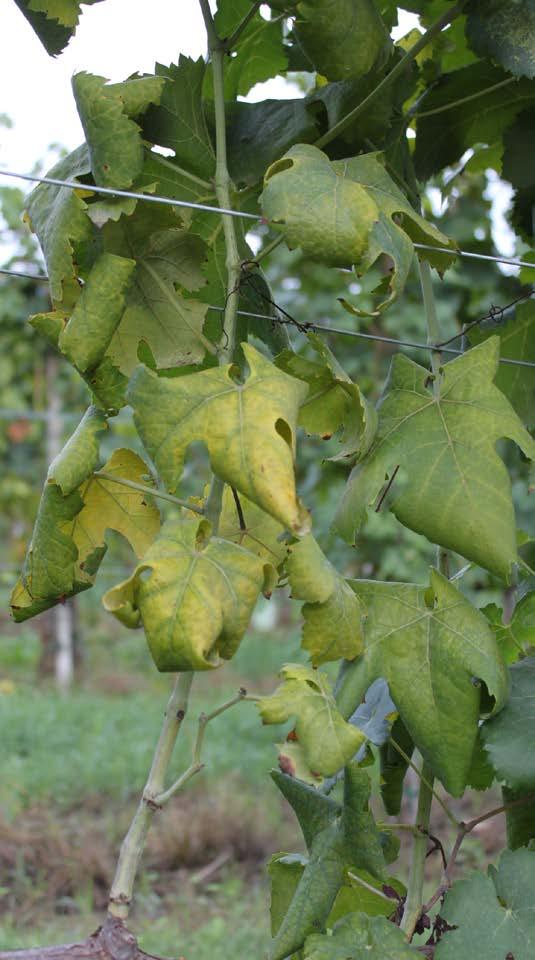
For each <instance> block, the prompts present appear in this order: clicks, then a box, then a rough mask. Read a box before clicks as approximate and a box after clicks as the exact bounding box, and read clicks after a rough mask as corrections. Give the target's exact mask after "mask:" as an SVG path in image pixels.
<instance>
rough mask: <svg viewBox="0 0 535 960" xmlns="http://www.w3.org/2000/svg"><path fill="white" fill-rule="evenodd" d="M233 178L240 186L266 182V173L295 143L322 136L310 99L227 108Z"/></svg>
mask: <svg viewBox="0 0 535 960" xmlns="http://www.w3.org/2000/svg"><path fill="white" fill-rule="evenodd" d="M226 118H227V149H228V162H229V171H230V175H231V177H232V179H233V181H234V183H236V184H237V185H238V186H242V185H243V186H250V185H252V184H255V183H259V182H261V181H262V180H263V177H264V174H265V172H266V170H267V168H268V167H269V165H270V164H272V163H273V162H274V161H275V160H278V158H279V157H281V156H282V154H283V153H285V152H286V151H287V150H288V149H289V148H290V147H291V146H292V145H293V144H294V143H296V142H299V143H312V142H313V141H314V140H317V138H318V137H319V135H320V132H321V131H320V128H319V116H318V110H317V108H314V105H313V104H309V102H308V100H304V99H299V100H262V101H261V102H260V103H246V102H243V101H241V100H237V101H235V102H234V103H229V104H228V105H227V109H226Z"/></svg>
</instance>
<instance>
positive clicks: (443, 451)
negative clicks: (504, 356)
mask: <svg viewBox="0 0 535 960" xmlns="http://www.w3.org/2000/svg"><path fill="white" fill-rule="evenodd" d="M498 348H499V340H498V338H497V337H491V338H490V339H489V340H486V341H485V342H484V343H482V344H480V345H479V346H477V347H475V348H474V349H473V350H470V351H469V353H466V354H464V356H462V357H459V358H458V359H456V360H453V361H452V362H451V363H448V364H447V365H446V366H445V367H444V372H443V375H442V376H441V383H440V393H439V395H438V396H436V395H435V394H434V393H433V389H432V385H430V383H429V371H428V370H426V369H425V367H421V366H419V365H418V364H416V363H414V362H413V361H412V360H409V359H408V358H407V357H405V356H401V355H398V356H396V357H395V358H394V360H393V362H392V366H391V369H390V374H389V379H388V382H387V386H386V390H385V395H384V397H383V399H382V401H381V403H380V405H379V408H378V409H379V427H378V430H377V435H376V438H375V441H374V443H373V445H372V447H371V448H370V450H369V451H368V454H367V455H366V457H365V458H364V459H363V461H362V462H361V463H360V464H357V466H356V467H355V468H354V470H353V472H352V474H351V476H350V478H349V481H348V485H347V488H346V492H345V494H344V497H343V500H342V503H341V504H340V507H339V509H338V512H337V516H336V520H335V525H336V528H337V529H338V531H339V532H340V533H341V535H342V536H343V537H345V538H346V539H347V540H350V539H351V538H352V537H353V534H354V532H355V531H357V530H358V529H359V528H360V525H361V523H362V521H363V520H364V517H365V515H366V510H367V508H368V507H370V506H371V505H372V504H374V503H375V501H376V500H377V498H378V497H379V495H380V494H381V490H382V489H383V488H384V485H385V482H387V481H392V480H393V481H394V482H393V485H392V494H393V495H394V500H393V503H392V505H391V507H390V509H391V510H392V512H393V513H394V514H395V515H396V517H397V518H398V520H400V521H401V523H403V524H404V525H405V526H406V527H410V528H411V530H415V531H416V532H417V533H422V534H423V535H424V536H426V537H427V539H428V540H430V541H431V542H432V543H439V544H441V546H443V547H447V548H449V549H450V550H455V551H456V552H457V553H460V554H462V555H463V556H464V557H466V558H467V559H468V560H473V561H474V562H475V563H477V564H479V565H480V566H482V567H486V568H487V570H490V571H491V572H492V573H495V574H496V575H497V576H499V577H503V578H504V579H507V578H508V577H509V574H510V568H511V564H513V563H514V562H515V560H516V557H517V544H516V524H515V516H514V509H513V503H512V499H511V483H510V480H509V475H508V473H507V470H506V468H505V466H504V464H503V462H502V460H501V459H500V457H499V456H498V454H497V453H496V450H495V445H496V442H497V440H499V439H500V438H502V437H509V438H510V439H511V440H514V442H515V443H517V444H518V446H519V447H520V448H521V449H522V450H523V451H524V453H525V454H526V456H527V457H530V458H532V459H533V458H534V455H535V442H534V441H533V439H532V438H531V437H530V435H529V433H528V432H527V430H525V428H524V427H523V426H522V424H521V422H520V420H519V419H518V417H517V415H516V414H515V412H514V410H513V408H512V407H511V405H510V403H509V401H508V400H507V399H506V398H505V397H504V396H503V394H502V393H501V392H500V391H499V390H498V388H497V387H496V386H494V384H493V382H492V380H493V378H494V375H495V373H496V369H497V365H498ZM396 468H398V469H399V475H398V476H396V477H395V478H394V473H395V472H396Z"/></svg>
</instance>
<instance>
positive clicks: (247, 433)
mask: <svg viewBox="0 0 535 960" xmlns="http://www.w3.org/2000/svg"><path fill="white" fill-rule="evenodd" d="M242 346H243V352H244V354H245V356H246V359H247V363H248V364H249V370H250V373H249V376H248V377H247V379H246V380H245V382H244V383H237V382H236V381H235V380H233V379H232V376H231V373H232V371H233V368H232V367H231V366H225V367H217V368H214V369H212V370H203V371H201V372H200V373H195V374H191V375H187V376H184V377H180V378H178V379H175V380H164V379H159V378H158V377H157V376H155V374H153V373H151V372H150V371H149V370H147V369H146V368H140V369H138V371H137V372H136V374H135V376H134V378H133V381H132V385H131V390H130V403H131V404H132V406H133V408H134V415H135V421H136V426H137V428H138V431H139V433H140V436H141V439H142V440H143V443H144V444H145V447H146V449H147V451H148V453H149V454H150V456H151V457H152V458H153V460H154V462H155V464H156V466H157V468H158V472H159V474H160V476H161V477H162V480H163V481H164V483H165V485H166V487H167V488H168V489H169V490H171V491H173V490H176V487H177V484H178V483H179V481H180V477H181V476H182V470H183V464H184V456H185V453H186V450H187V448H188V446H189V445H190V443H193V441H194V440H201V441H202V442H203V443H205V445H206V447H207V449H208V453H209V455H210V462H211V465H212V469H213V470H214V472H215V473H216V474H217V475H218V476H219V477H221V479H222V480H224V481H225V482H226V483H229V484H230V485H231V486H233V487H235V489H236V490H238V492H239V493H243V494H244V495H245V496H246V497H247V498H248V499H249V500H252V501H253V503H256V504H257V506H259V507H261V509H262V510H265V511H266V513H269V514H270V515H271V516H272V517H274V518H275V519H276V520H279V522H280V523H282V524H283V525H284V526H285V527H288V528H289V529H290V530H293V531H295V532H297V533H300V534H302V533H303V534H304V533H306V532H308V528H309V519H308V515H307V514H306V511H305V510H304V508H303V507H302V506H301V505H300V503H299V501H298V500H297V497H296V492H295V480H294V470H293V451H294V437H295V431H296V426H297V411H298V406H299V402H300V400H301V399H302V398H303V395H304V393H305V389H306V388H305V387H304V386H303V384H301V383H300V382H299V381H298V380H294V379H293V377H288V376H287V375H286V374H285V373H282V371H280V370H277V368H276V367H275V366H274V365H273V364H272V363H270V362H269V361H268V360H265V359H264V357H262V355H261V354H260V353H258V351H256V350H255V349H254V348H253V347H251V346H250V345H248V344H243V345H242Z"/></svg>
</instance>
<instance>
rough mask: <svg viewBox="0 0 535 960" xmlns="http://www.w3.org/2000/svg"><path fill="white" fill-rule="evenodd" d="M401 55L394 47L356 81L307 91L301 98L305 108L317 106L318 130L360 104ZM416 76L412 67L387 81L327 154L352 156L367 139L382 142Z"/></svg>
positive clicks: (296, 139) (362, 149) (367, 144)
mask: <svg viewBox="0 0 535 960" xmlns="http://www.w3.org/2000/svg"><path fill="white" fill-rule="evenodd" d="M401 56H402V51H399V50H396V51H395V52H394V54H393V56H392V58H390V59H389V61H388V64H386V65H385V66H382V67H381V69H377V67H375V68H374V69H373V70H370V71H369V73H367V74H366V75H365V76H364V77H359V79H358V80H344V81H340V82H338V83H327V84H325V86H318V87H317V88H316V89H315V90H313V91H312V92H311V93H309V95H308V97H307V98H306V101H305V103H306V104H307V105H308V106H309V109H313V108H315V109H316V111H318V112H319V111H320V109H321V112H319V115H318V122H320V123H321V131H320V132H321V133H326V132H327V130H330V129H331V128H332V127H334V126H335V125H336V124H337V123H338V122H339V121H340V120H342V118H343V117H345V116H346V114H348V113H350V111H351V110H353V109H354V108H355V107H356V106H357V105H358V104H360V103H362V102H363V101H364V100H365V99H366V97H367V96H368V94H370V93H371V92H372V90H375V88H376V87H377V86H378V84H379V83H380V82H381V81H382V80H383V79H384V77H385V76H386V74H387V73H389V72H390V71H391V70H392V69H393V67H394V66H395V65H396V63H397V62H398V60H399V59H401ZM416 79H417V70H416V69H415V68H413V69H407V70H405V72H404V73H403V74H402V76H401V77H399V78H398V81H397V82H396V83H395V84H390V86H389V87H387V88H386V89H385V90H384V93H383V94H382V95H381V97H380V98H379V99H375V100H374V101H373V103H371V104H370V106H369V108H368V109H366V110H363V112H362V113H361V114H360V115H359V116H358V117H357V118H356V119H355V121H354V122H353V123H352V124H350V126H349V127H347V128H346V129H345V130H343V131H342V132H341V133H340V134H339V136H338V137H337V138H336V140H333V141H332V143H331V144H330V146H329V147H328V152H329V154H330V155H331V156H338V157H339V156H346V155H354V154H357V153H359V152H360V151H366V150H368V149H369V141H372V142H373V143H375V144H380V145H382V144H383V142H384V139H385V136H386V134H387V132H388V130H389V128H390V126H391V124H392V121H393V119H394V117H396V116H398V114H400V113H401V108H402V106H403V103H404V102H405V101H406V100H408V99H409V98H410V96H411V95H412V93H414V89H415V86H416ZM324 114H325V116H324ZM295 141H297V142H299V143H304V142H306V141H305V140H303V138H300V137H296V138H295ZM295 141H294V142H295ZM282 153H283V151H282V150H281V154H282ZM279 156H280V154H279Z"/></svg>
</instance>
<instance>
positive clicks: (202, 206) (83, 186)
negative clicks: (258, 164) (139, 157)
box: [0, 170, 261, 221]
mask: <svg viewBox="0 0 535 960" xmlns="http://www.w3.org/2000/svg"><path fill="white" fill-rule="evenodd" d="M0 175H2V176H4V177H16V178H17V179H18V180H31V181H32V182H33V183H49V184H51V186H53V187H68V189H69V190H87V191H91V192H92V193H103V194H105V195H106V196H109V197H128V198H129V199H130V200H147V201H149V203H166V204H168V205H169V206H171V207H188V208H190V209H191V210H202V211H203V212H204V213H225V214H227V215H228V216H229V217H242V218H244V219H246V220H256V221H258V220H260V219H261V217H258V216H257V214H256V213H245V211H243V210H225V209H224V208H223V207H212V206H210V205H209V204H207V203H194V201H193V200H173V199H172V198H171V197H159V196H156V195H154V194H151V193H135V192H134V191H132V190H114V189H112V188H111V187H98V186H94V185H93V184H92V183H91V184H87V183H76V182H75V181H74V180H56V178H55V177H35V176H33V175H31V174H29V173H15V172H14V171H13V170H0Z"/></svg>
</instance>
